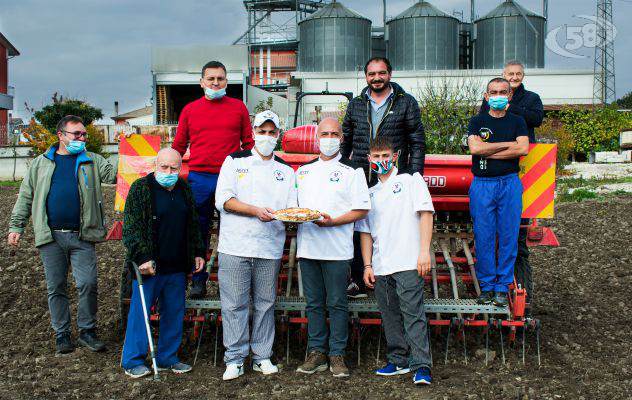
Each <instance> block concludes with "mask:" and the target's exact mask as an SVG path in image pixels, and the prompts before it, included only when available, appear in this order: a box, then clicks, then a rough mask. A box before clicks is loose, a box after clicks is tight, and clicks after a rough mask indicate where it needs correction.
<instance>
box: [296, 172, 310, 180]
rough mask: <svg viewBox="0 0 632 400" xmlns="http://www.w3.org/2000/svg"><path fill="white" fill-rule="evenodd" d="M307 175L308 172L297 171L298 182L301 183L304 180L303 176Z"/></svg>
mask: <svg viewBox="0 0 632 400" xmlns="http://www.w3.org/2000/svg"><path fill="white" fill-rule="evenodd" d="M308 173H309V171H306V170H303V171H299V173H298V179H299V180H300V181H302V180H303V179H304V178H305V175H307V174H308Z"/></svg>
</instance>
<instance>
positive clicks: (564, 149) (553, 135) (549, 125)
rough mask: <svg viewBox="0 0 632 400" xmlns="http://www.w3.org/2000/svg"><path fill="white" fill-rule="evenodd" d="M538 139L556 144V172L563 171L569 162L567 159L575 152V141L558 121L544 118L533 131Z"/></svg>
mask: <svg viewBox="0 0 632 400" xmlns="http://www.w3.org/2000/svg"><path fill="white" fill-rule="evenodd" d="M535 136H536V137H537V138H538V139H545V140H546V141H550V142H555V143H556V144H557V164H556V169H557V171H561V170H562V169H564V166H566V165H568V163H569V162H570V160H569V157H570V155H571V154H572V153H573V151H574V150H575V139H574V138H573V135H572V134H571V133H570V132H569V131H568V129H566V127H565V126H564V125H563V124H561V123H560V122H559V121H557V120H555V119H552V118H546V119H545V120H544V122H543V123H542V125H541V126H540V127H539V128H536V130H535Z"/></svg>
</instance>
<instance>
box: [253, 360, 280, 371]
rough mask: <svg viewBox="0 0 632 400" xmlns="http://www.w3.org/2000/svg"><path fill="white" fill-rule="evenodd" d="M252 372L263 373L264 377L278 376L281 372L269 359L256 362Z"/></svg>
mask: <svg viewBox="0 0 632 400" xmlns="http://www.w3.org/2000/svg"><path fill="white" fill-rule="evenodd" d="M252 370H253V371H257V372H261V373H263V374H264V375H271V374H276V373H277V372H279V367H277V366H276V365H274V364H272V362H271V361H270V359H269V358H267V359H265V360H256V361H253V362H252Z"/></svg>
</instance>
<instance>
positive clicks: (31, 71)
mask: <svg viewBox="0 0 632 400" xmlns="http://www.w3.org/2000/svg"><path fill="white" fill-rule="evenodd" d="M341 2H342V3H343V4H345V5H346V6H348V7H350V8H352V9H354V10H356V11H358V12H360V13H361V14H363V15H365V16H367V17H369V18H371V19H372V20H373V21H374V25H375V26H381V25H382V1H381V0H344V1H341ZM519 2H520V4H522V5H523V6H525V7H527V8H529V9H531V10H533V11H536V12H538V13H541V12H542V1H541V0H521V1H519ZM2 3H3V4H2V14H0V32H2V34H4V35H5V37H7V39H9V41H11V43H12V44H13V45H14V46H15V47H16V48H17V49H18V50H19V51H20V53H21V55H20V56H18V57H16V58H14V59H12V60H10V62H9V84H10V85H11V86H14V87H15V93H16V98H15V105H14V108H15V110H14V113H15V114H16V115H17V116H20V117H23V118H28V117H30V114H29V113H28V112H27V111H26V109H25V107H24V102H25V101H26V102H27V103H28V104H29V106H31V107H35V108H36V109H38V108H41V107H42V106H43V105H46V104H47V103H49V102H50V98H51V96H52V94H53V93H54V92H59V93H61V94H63V95H66V96H71V97H75V98H80V99H83V100H86V101H88V102H89V103H91V104H93V105H96V106H98V107H100V108H101V109H102V110H103V113H104V114H105V115H106V116H108V117H109V116H112V115H113V114H114V105H113V103H114V101H115V100H118V101H119V104H120V112H121V113H123V112H127V111H131V110H133V109H136V108H139V107H143V106H145V105H149V101H150V98H151V84H152V78H151V71H150V50H151V48H152V47H180V46H182V47H189V46H193V45H212V44H230V43H232V41H233V40H235V39H236V38H237V37H239V36H240V35H241V34H242V33H243V32H244V31H245V30H246V25H247V20H246V12H245V9H244V7H243V4H242V1H241V0H178V1H167V0H160V1H150V0H133V1H130V0H107V1H104V0H19V1H8V0H7V1H3V2H2ZM414 3H415V1H413V0H388V1H387V15H388V16H395V15H397V14H399V13H400V12H402V11H403V10H405V9H406V8H407V7H409V6H410V5H412V4H414ZM431 3H433V4H434V5H435V6H437V7H438V8H440V9H441V10H443V11H445V12H447V13H452V12H453V11H454V10H457V11H461V10H462V11H464V14H465V18H466V19H467V18H469V14H470V12H469V8H470V6H469V4H470V2H469V1H468V0H441V1H439V0H434V1H431ZM499 3H500V0H477V1H476V7H477V10H476V14H478V15H479V16H482V15H484V14H486V13H487V12H489V11H490V10H491V9H493V8H494V7H496V6H497V5H498V4H499ZM596 4H597V0H550V1H549V22H548V30H549V31H550V30H553V29H554V28H556V27H558V26H560V25H565V24H566V25H568V26H582V25H584V24H586V23H590V21H587V20H585V19H581V18H577V17H573V16H574V15H595V13H596V9H597V7H596ZM613 9H614V10H613V11H614V12H613V14H614V24H615V26H616V27H617V29H618V34H617V38H616V40H615V42H614V47H615V59H616V72H618V75H617V81H616V89H617V96H618V97H621V96H622V95H624V94H625V93H628V92H630V91H631V90H632V81H631V80H630V78H629V73H626V71H629V70H630V68H631V66H632V51H631V50H632V44H631V43H630V40H629V38H632V24H631V23H630V20H631V18H632V0H614V5H613ZM557 39H558V40H557V41H558V43H560V45H561V46H562V47H563V46H564V45H565V44H566V43H567V40H566V30H565V29H562V30H560V32H559V33H558V36H557ZM574 52H575V53H576V54H581V55H586V56H590V57H589V58H582V59H569V58H564V57H562V56H558V55H556V54H554V53H552V52H551V51H548V50H547V54H546V67H547V68H573V69H586V68H589V69H592V68H593V58H592V56H593V49H590V48H586V47H583V48H580V49H578V50H575V51H574ZM106 121H108V120H106Z"/></svg>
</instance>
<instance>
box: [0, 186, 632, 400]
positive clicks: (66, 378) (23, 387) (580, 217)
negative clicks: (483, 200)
mask: <svg viewBox="0 0 632 400" xmlns="http://www.w3.org/2000/svg"><path fill="white" fill-rule="evenodd" d="M105 191H106V194H107V202H108V204H109V206H108V209H110V210H111V209H112V205H111V204H112V202H113V188H108V189H106V190H105ZM16 194H17V189H16V188H5V187H0V226H5V227H6V226H8V220H9V216H10V213H11V209H12V207H13V204H14V202H15V198H16ZM109 217H110V221H111V220H112V218H113V214H112V213H111V214H110V216H109ZM551 226H552V227H553V228H554V229H555V232H556V233H557V235H558V237H559V239H560V241H561V242H562V246H561V247H559V248H539V249H535V250H533V251H532V263H533V266H534V270H535V282H536V285H537V295H538V304H537V310H536V315H537V316H538V317H539V318H541V320H542V323H543V330H542V366H541V367H538V365H537V360H536V357H535V348H534V344H535V340H534V337H533V336H528V341H527V347H528V351H527V365H526V366H523V365H522V363H521V353H520V348H517V349H507V352H508V354H507V363H506V364H504V365H503V364H502V362H501V360H500V356H499V355H500V348H499V345H498V338H497V336H496V334H494V335H492V336H491V342H492V346H493V347H492V350H495V351H496V352H497V354H498V355H497V356H496V358H495V359H494V360H493V361H492V362H491V363H490V365H489V366H488V367H485V364H484V355H483V356H482V357H481V354H480V353H481V351H480V350H482V349H484V341H483V342H481V339H482V338H483V336H482V335H476V334H475V332H474V331H468V351H469V353H470V356H471V358H470V360H469V363H468V364H467V365H465V364H464V363H463V356H462V347H460V345H458V344H457V343H456V342H452V343H451V348H452V349H453V350H452V351H451V352H450V361H449V363H448V364H447V365H446V364H444V361H443V356H444V353H443V349H444V347H445V342H444V338H445V333H444V334H443V335H442V336H441V337H440V338H438V339H434V340H433V351H434V357H435V367H434V369H433V373H434V378H435V383H434V384H433V385H432V386H431V387H424V388H419V387H414V386H413V385H412V383H411V382H410V376H405V377H396V378H380V377H376V376H374V375H373V374H372V369H373V368H374V365H375V342H376V340H375V339H376V337H377V331H376V329H375V328H372V329H368V330H367V331H366V332H365V336H364V338H363V343H364V346H363V353H364V354H365V356H364V358H363V363H362V365H361V366H359V367H358V366H356V365H355V357H354V355H353V354H351V353H353V351H352V350H350V356H349V358H348V362H349V365H350V366H352V376H351V378H349V379H347V380H335V379H333V378H331V377H330V375H329V374H328V373H320V374H315V375H314V376H302V375H301V376H298V375H297V374H296V373H295V372H294V369H295V367H296V364H297V362H298V359H299V358H300V355H301V354H302V353H303V351H304V347H303V345H302V344H299V343H298V342H297V341H296V340H294V341H293V348H294V350H293V356H292V357H291V359H290V361H289V363H288V362H287V360H285V359H284V358H285V356H284V351H283V348H284V346H285V339H284V338H283V337H279V338H278V339H277V346H278V352H277V357H278V361H279V363H280V364H281V369H282V370H281V373H279V374H277V375H275V376H271V377H263V376H260V375H258V374H256V373H254V372H252V371H250V370H247V372H246V375H245V376H244V377H243V378H241V379H239V380H237V381H236V382H230V383H224V382H222V380H221V375H222V372H223V367H222V366H221V365H218V366H217V367H214V366H213V343H214V331H213V329H207V330H206V332H205V335H204V340H203V343H202V346H201V351H200V356H199V358H198V361H197V365H196V366H195V369H194V371H193V372H192V373H191V374H188V375H184V376H175V375H173V374H171V373H164V374H163V376H162V381H161V382H153V381H152V380H150V379H141V380H138V381H133V380H130V379H129V378H127V377H126V376H125V375H124V374H123V373H122V370H121V369H120V367H119V360H120V352H121V346H122V337H121V335H120V332H119V328H118V327H119V314H118V285H119V276H120V269H121V265H122V261H123V248H122V245H121V243H120V242H108V243H105V244H101V245H99V246H98V248H97V252H98V266H99V332H100V334H101V336H102V338H103V339H104V340H105V341H106V342H107V344H108V351H107V352H106V353H101V354H94V353H90V352H89V351H86V350H83V349H78V350H76V351H75V352H74V353H71V354H68V355H57V354H55V353H54V339H53V335H52V330H51V328H50V322H49V317H48V307H47V302H46V287H45V283H44V274H43V270H42V265H41V261H40V259H39V254H38V252H37V250H36V249H35V248H34V247H33V232H32V229H30V228H29V229H28V230H27V231H26V233H25V235H24V236H23V240H22V243H21V246H20V248H19V249H18V250H14V249H10V248H8V246H7V245H6V241H5V239H3V240H2V244H1V245H0V251H1V254H2V256H1V257H0V316H1V318H2V319H1V323H0V349H1V351H0V398H1V399H9V398H10V399H75V398H77V399H79V398H83V399H85V398H107V399H110V398H112V399H128V398H143V399H162V398H173V399H197V398H245V397H252V398H270V399H272V398H279V399H288V398H312V399H314V398H335V397H342V398H351V399H387V398H402V399H404V398H420V397H423V398H432V399H496V398H511V399H527V398H528V399H557V398H573V399H582V398H583V399H606V398H607V399H619V398H632V376H631V374H632V353H631V352H630V350H629V349H630V345H631V344H632V340H631V339H630V327H631V326H632V309H631V308H630V306H629V297H630V293H631V291H630V286H631V285H632V269H631V262H632V255H631V254H630V248H632V246H631V245H630V238H631V237H632V198H630V197H619V198H611V199H610V200H608V201H605V202H584V203H578V204H563V205H561V206H560V207H558V209H557V215H556V218H555V220H554V221H552V222H551ZM5 232H6V231H5ZM72 282H73V280H72V278H70V283H71V286H70V287H71V288H72ZM71 291H72V290H71ZM71 301H72V304H73V308H72V313H73V315H75V311H76V307H75V306H74V304H75V302H76V296H75V294H74V293H73V294H72V300H71ZM295 331H296V330H294V332H295ZM190 333H191V330H190V329H187V331H185V334H186V336H187V337H190ZM75 334H76V333H75ZM293 336H294V335H293ZM220 343H221V341H220ZM481 343H483V344H481ZM476 350H479V355H478V356H475V354H474V353H475V351H476ZM194 351H195V345H194V343H192V342H191V341H190V340H187V341H186V342H185V344H184V345H183V348H182V350H181V356H182V359H183V361H186V362H192V360H193V354H194ZM483 354H484V353H483ZM219 359H220V360H221V354H220V355H219Z"/></svg>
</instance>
